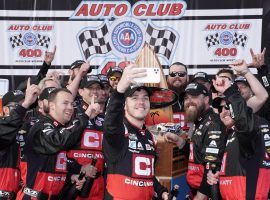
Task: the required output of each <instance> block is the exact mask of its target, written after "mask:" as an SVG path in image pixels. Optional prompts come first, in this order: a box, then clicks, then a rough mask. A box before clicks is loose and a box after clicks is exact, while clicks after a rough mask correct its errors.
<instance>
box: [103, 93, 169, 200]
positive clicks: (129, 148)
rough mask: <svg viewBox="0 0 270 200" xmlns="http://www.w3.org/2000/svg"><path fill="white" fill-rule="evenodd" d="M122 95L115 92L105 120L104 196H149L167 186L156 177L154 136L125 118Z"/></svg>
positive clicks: (146, 199)
mask: <svg viewBox="0 0 270 200" xmlns="http://www.w3.org/2000/svg"><path fill="white" fill-rule="evenodd" d="M124 104H125V98H124V94H122V93H118V92H117V91H114V92H113V93H112V95H111V97H110V100H109V103H108V106H107V111H106V116H105V122H104V139H103V151H104V157H105V161H106V164H107V168H108V174H107V186H106V193H105V199H114V198H116V199H122V200H124V199H130V200H138V199H141V200H149V199H152V197H153V194H154V191H155V192H156V193H157V194H158V196H159V197H160V196H161V195H162V193H163V192H164V191H167V189H166V188H164V187H163V186H161V185H160V183H159V182H158V181H157V179H156V178H155V174H154V163H155V161H156V146H155V142H154V139H153V135H152V134H151V133H150V132H149V131H148V130H147V129H146V127H144V128H143V129H139V128H137V127H136V126H134V125H132V124H131V123H130V122H129V121H128V120H127V119H126V118H124Z"/></svg>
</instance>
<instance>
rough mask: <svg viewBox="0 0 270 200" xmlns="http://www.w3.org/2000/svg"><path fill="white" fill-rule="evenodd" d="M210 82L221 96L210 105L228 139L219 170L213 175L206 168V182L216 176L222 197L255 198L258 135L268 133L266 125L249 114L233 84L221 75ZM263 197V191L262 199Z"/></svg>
mask: <svg viewBox="0 0 270 200" xmlns="http://www.w3.org/2000/svg"><path fill="white" fill-rule="evenodd" d="M213 84H214V87H215V89H216V90H217V91H218V92H220V93H221V94H223V95H224V96H222V97H217V98H216V99H215V100H214V101H213V107H215V108H217V109H218V111H219V113H220V118H221V120H222V122H223V123H224V124H225V126H226V128H227V130H226V132H227V136H228V138H227V144H226V148H225V152H224V156H223V161H222V167H221V170H220V173H216V174H215V175H213V174H212V173H211V171H210V172H209V173H208V177H207V179H208V183H209V184H213V183H216V182H217V180H218V176H219V175H220V178H219V182H220V192H221V196H222V198H223V199H239V200H245V199H255V192H256V183H257V178H258V173H259V166H260V164H261V163H262V159H263V156H264V153H265V152H264V147H263V143H262V137H263V133H264V132H268V135H269V125H268V123H267V122H265V120H262V119H261V118H259V117H258V116H256V115H254V114H253V112H252V109H251V108H250V107H248V106H247V104H246V101H245V100H244V99H243V97H242V96H241V94H240V92H239V91H238V88H237V86H236V84H233V85H232V83H231V81H230V80H228V79H223V78H217V79H216V80H215V81H214V83H213ZM261 189H262V188H261ZM261 191H262V190H261ZM266 196H267V193H266V195H265V196H264V197H265V198H262V199H266V198H267V197H266ZM256 199H257V198H256ZM259 199H260V198H259Z"/></svg>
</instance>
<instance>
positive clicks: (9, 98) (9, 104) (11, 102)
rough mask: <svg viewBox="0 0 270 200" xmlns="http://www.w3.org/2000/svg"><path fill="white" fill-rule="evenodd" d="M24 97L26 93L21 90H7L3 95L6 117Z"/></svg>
mask: <svg viewBox="0 0 270 200" xmlns="http://www.w3.org/2000/svg"><path fill="white" fill-rule="evenodd" d="M23 99H24V93H23V92H22V91H21V90H13V91H9V92H7V93H6V94H5V95H4V96H3V100H2V101H3V114H4V116H5V117H7V116H9V115H10V112H11V110H13V109H14V108H15V107H16V106H17V105H18V104H19V103H21V102H22V101H23Z"/></svg>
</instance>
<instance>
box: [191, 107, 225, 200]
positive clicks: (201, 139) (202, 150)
mask: <svg viewBox="0 0 270 200" xmlns="http://www.w3.org/2000/svg"><path fill="white" fill-rule="evenodd" d="M225 144H226V135H225V127H224V125H223V123H222V122H221V121H220V118H219V116H218V115H217V114H216V113H214V111H213V110H212V108H209V109H208V110H206V111H205V112H204V113H203V114H202V115H201V117H199V119H197V120H196V121H195V122H194V126H193V130H192V137H191V141H190V153H189V163H188V172H187V182H188V184H189V186H190V187H191V192H192V193H193V194H196V192H197V191H199V192H201V193H203V194H205V195H207V196H209V197H210V195H211V194H210V185H209V184H208V183H207V176H206V175H207V172H208V171H207V170H206V165H207V163H215V165H216V167H217V170H218V169H219V168H220V166H221V161H222V156H223V152H224V148H225Z"/></svg>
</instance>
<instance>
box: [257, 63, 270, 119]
mask: <svg viewBox="0 0 270 200" xmlns="http://www.w3.org/2000/svg"><path fill="white" fill-rule="evenodd" d="M257 78H258V80H259V81H260V82H261V84H262V85H263V86H264V88H265V89H266V91H267V93H268V95H269V96H270V74H268V66H267V65H262V66H261V67H260V68H258V74H257ZM256 114H257V115H259V116H261V117H263V118H265V119H266V120H267V121H268V122H269V123H270V101H269V99H268V100H267V101H266V102H265V103H264V104H263V107H262V108H261V109H260V110H259V111H258V112H257V113H256Z"/></svg>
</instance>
